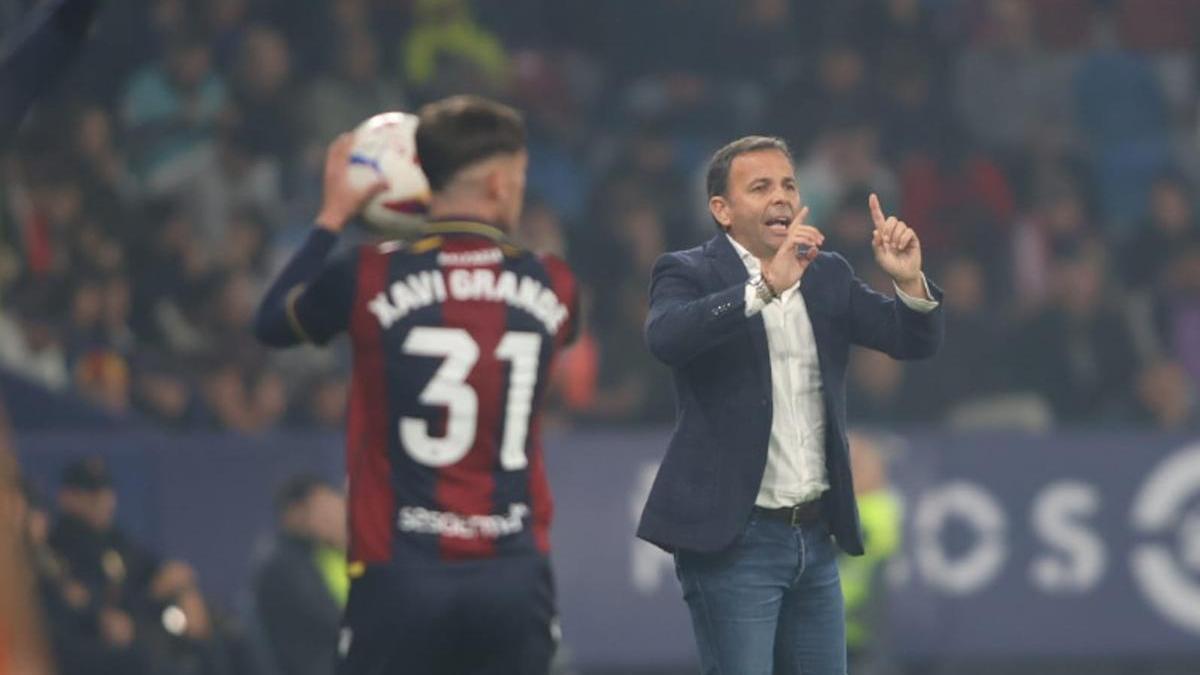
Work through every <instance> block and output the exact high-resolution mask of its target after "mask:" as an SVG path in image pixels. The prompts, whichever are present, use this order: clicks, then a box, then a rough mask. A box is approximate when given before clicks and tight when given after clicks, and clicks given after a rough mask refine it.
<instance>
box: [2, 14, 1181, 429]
mask: <svg viewBox="0 0 1200 675" xmlns="http://www.w3.org/2000/svg"><path fill="white" fill-rule="evenodd" d="M30 4H32V3H31V2H29V1H28V0H0V21H8V20H10V19H12V18H13V17H15V16H19V14H20V12H21V11H22V10H23V9H25V8H26V7H27V6H28V5H30ZM7 25H12V22H11V21H8V23H7ZM1198 38H1200V0H1037V1H1032V0H958V1H955V0H804V1H800V0H740V1H736V2H735V1H734V0H612V1H608V2H594V1H588V0H503V1H502V2H501V1H500V0H476V1H474V2H472V1H469V0H204V1H199V0H127V1H124V2H110V3H107V8H106V10H105V11H104V12H103V13H102V15H101V18H100V22H99V26H98V29H97V31H96V34H95V35H94V37H93V39H92V40H91V42H90V43H89V45H88V47H87V48H86V50H85V52H84V54H83V58H82V59H81V62H80V63H79V66H78V68H76V69H75V72H74V74H73V76H72V77H71V78H70V79H69V80H68V81H67V82H66V83H65V84H64V85H63V86H61V87H59V88H58V90H57V93H56V95H55V96H54V98H53V99H52V100H51V101H48V102H46V103H43V104H42V105H41V107H40V109H39V110H37V111H36V113H35V115H34V117H33V118H32V119H31V120H30V121H29V123H28V124H27V126H26V127H25V129H24V131H23V134H22V137H21V139H20V140H19V142H18V143H17V145H16V147H15V148H14V149H13V150H12V151H11V152H10V153H9V154H7V155H5V156H0V174H2V175H3V182H2V185H3V189H2V191H0V368H3V369H5V370H6V371H7V372H8V373H9V375H8V376H9V377H18V378H22V379H23V380H28V381H33V382H35V383H36V384H37V386H39V387H40V388H43V389H45V390H49V391H52V392H58V393H61V394H63V395H65V396H72V397H82V398H84V399H87V400H88V401H90V402H91V403H92V404H93V405H94V406H97V407H99V408H102V409H104V410H106V411H107V412H108V413H109V414H111V415H113V416H115V417H118V418H122V419H129V420H133V421H144V422H149V423H154V424H160V425H164V426H167V427H170V428H177V429H203V428H209V429H224V430H231V431H235V432H246V433H254V432H259V431H263V430H268V429H272V428H277V427H280V426H306V427H327V428H338V427H339V425H340V424H341V421H342V417H343V415H344V407H345V396H346V379H345V378H346V376H345V373H346V372H347V371H348V369H347V368H346V367H345V361H346V353H345V349H344V345H343V346H342V347H341V348H334V349H332V350H325V351H318V350H315V349H303V350H299V351H295V352H289V353H285V354H270V355H269V354H267V353H265V352H264V351H263V350H262V349H261V348H260V347H259V346H258V345H257V344H255V342H254V341H253V338H252V337H251V335H250V331H249V330H248V323H249V321H250V318H251V315H252V313H253V310H254V307H255V305H256V303H257V301H258V298H259V297H260V294H261V292H262V290H263V288H264V286H265V283H266V282H267V281H268V279H269V278H270V274H271V273H272V271H273V270H275V269H276V268H277V266H278V265H279V264H281V261H282V260H283V259H285V258H286V255H287V253H288V252H289V251H290V250H291V249H292V248H294V247H295V245H296V244H297V243H298V241H299V240H300V239H301V238H302V237H303V235H304V233H305V232H306V230H307V228H308V227H310V224H309V223H310V219H311V217H312V215H313V213H315V208H316V200H317V199H318V197H319V169H320V162H321V159H322V156H323V149H324V146H325V145H326V144H327V143H328V142H329V141H330V140H331V139H332V138H333V137H334V136H335V135H336V134H337V133H339V132H341V131H344V130H348V129H350V128H352V127H354V126H355V125H356V124H357V123H358V122H360V121H362V120H363V119H365V118H367V117H368V116H370V115H372V114H374V113H377V112H380V111H384V110H392V109H407V110H412V109H414V108H415V107H417V106H419V105H420V104H421V103H423V102H425V101H428V100H431V99H434V98H438V97H441V96H444V95H447V94H451V93H458V92H464V91H471V92H477V93H484V94H487V95H491V96H495V97H499V98H501V99H504V100H507V101H509V102H512V103H513V104H515V105H517V106H518V107H520V108H521V109H522V110H523V111H524V112H525V113H526V114H527V117H528V122H529V125H530V132H531V141H530V151H531V167H530V176H529V199H528V205H527V212H526V214H525V217H524V219H523V225H522V230H521V231H520V232H519V233H517V236H518V237H519V238H520V239H521V240H523V241H524V242H526V243H527V244H528V245H529V246H531V247H533V248H535V249H541V250H551V251H557V252H559V253H562V254H564V255H565V256H566V257H567V258H568V260H569V261H570V262H571V263H572V265H573V267H574V268H575V269H576V270H577V271H578V273H579V275H580V276H581V278H582V281H583V284H584V288H585V294H584V297H585V310H586V313H587V317H588V323H587V329H586V331H585V333H584V335H583V337H582V339H581V340H580V341H579V343H578V344H577V346H576V347H574V348H573V349H572V350H571V351H570V352H568V353H567V354H565V355H564V357H563V358H562V360H561V361H560V363H559V364H558V367H557V370H556V373H555V381H554V383H553V387H554V391H553V393H552V394H551V395H550V397H549V398H550V399H551V403H552V407H553V410H554V418H555V420H554V421H555V422H556V423H559V424H574V425H586V424H596V423H612V422H619V423H626V424H642V423H659V422H664V421H667V422H669V421H670V419H672V407H673V399H672V393H671V390H670V384H669V379H668V374H667V371H666V369H665V368H663V367H661V366H659V365H657V364H655V363H654V362H653V361H652V359H651V357H650V356H649V355H648V354H647V352H646V350H645V349H644V348H643V346H642V337H641V335H642V328H641V326H642V320H643V318H644V315H645V308H646V288H647V281H648V277H649V272H650V268H651V265H652V263H653V261H654V259H655V258H656V256H658V255H659V254H660V253H662V252H663V251H665V250H671V249H676V248H684V247H690V246H694V245H696V244H698V243H700V242H701V241H703V240H704V239H707V238H708V237H710V236H712V235H713V234H714V233H715V226H714V225H713V223H712V221H711V220H710V219H709V217H708V215H707V212H706V206H705V198H704V194H703V189H702V181H701V177H702V173H703V169H704V163H705V160H706V159H707V157H708V155H709V154H710V153H711V152H712V150H713V149H715V148H716V147H719V146H720V145H721V144H723V143H724V142H727V141H728V140H730V139H732V138H734V137H736V136H739V135H743V134H748V133H767V134H777V135H780V136H783V137H784V138H786V139H787V140H788V142H789V143H790V144H791V146H792V149H793V153H794V155H795V157H796V163H797V168H798V176H799V185H800V190H801V193H802V195H803V198H804V200H805V202H806V203H807V204H808V205H809V206H810V208H811V212H812V215H811V218H810V220H811V222H813V223H814V224H815V225H816V226H817V227H819V228H821V229H822V230H823V231H824V232H825V233H826V235H827V247H826V248H828V249H831V250H833V251H836V252H838V253H841V254H842V255H843V256H845V257H846V258H847V259H848V260H850V262H851V263H852V264H853V265H854V267H855V269H856V271H857V272H858V274H859V275H860V276H862V277H863V278H864V279H865V280H867V281H868V282H869V283H871V284H872V285H873V286H876V287H877V288H879V289H881V290H884V291H886V292H890V284H889V282H888V280H887V279H881V278H880V274H879V272H878V270H877V267H876V266H875V264H874V262H873V260H872V256H871V252H870V245H869V242H870V227H871V226H870V218H869V215H868V211H867V195H868V194H869V193H870V192H877V193H879V195H880V196H881V198H882V201H883V203H884V206H885V208H886V209H888V210H889V211H894V212H896V213H898V214H899V215H900V216H901V217H902V218H904V219H905V220H906V221H907V222H908V223H909V225H911V226H912V227H913V228H914V229H915V230H916V231H917V233H918V234H919V236H920V238H921V240H922V242H923V246H924V255H925V261H926V269H927V271H928V272H929V275H930V277H931V278H932V279H933V280H935V281H936V282H937V283H939V284H940V285H941V286H942V287H943V288H944V289H945V290H946V303H947V341H946V347H945V349H944V350H943V353H942V354H940V355H939V357H938V358H937V359H936V360H934V361H932V362H929V363H923V364H916V365H912V364H901V363H897V362H893V361H891V360H889V359H887V358H886V357H881V356H879V355H876V354H872V353H868V352H863V353H861V354H858V355H857V356H856V357H855V358H854V359H853V363H852V368H851V375H850V377H851V380H852V382H851V390H850V393H849V404H850V406H851V409H852V412H851V415H852V417H853V418H854V419H856V420H857V421H859V422H864V423H875V424H885V425H889V426H896V425H904V424H939V425H951V426H954V427H957V428H964V427H976V428H978V427H1010V428H1011V427H1020V428H1029V429H1044V428H1049V427H1052V426H1063V427H1069V426H1075V425H1087V426H1097V425H1100V426H1139V427H1144V428H1155V429H1163V430H1187V429H1192V430H1194V429H1196V428H1198V426H1200V405H1198V397H1197V390H1198V388H1200V225H1198V224H1197V216H1196V206H1197V202H1196V197H1197V193H1196V187H1197V185H1198V184H1197V179H1198V178H1200V152H1197V131H1198V129H1200V116H1198V108H1197V105H1196V104H1197V95H1198V85H1200V69H1198V66H1200V60H1198V56H1200V52H1198V51H1197V48H1198V46H1200V45H1198V44H1197V40H1198ZM17 422H18V424H20V420H17Z"/></svg>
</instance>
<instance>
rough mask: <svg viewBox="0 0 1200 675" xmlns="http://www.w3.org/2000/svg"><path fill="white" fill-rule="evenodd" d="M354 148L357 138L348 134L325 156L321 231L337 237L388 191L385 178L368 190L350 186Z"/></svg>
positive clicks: (318, 225)
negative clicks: (348, 176) (368, 206)
mask: <svg viewBox="0 0 1200 675" xmlns="http://www.w3.org/2000/svg"><path fill="white" fill-rule="evenodd" d="M353 147H354V134H351V133H344V134H342V135H340V136H338V137H337V138H336V139H335V140H334V141H333V143H330V144H329V150H328V152H326V153H325V181H324V189H323V192H322V201H321V210H320V212H318V215H317V227H321V228H324V229H326V230H329V231H330V232H333V233H334V234H339V233H341V231H342V230H344V229H346V223H348V222H350V219H351V218H354V217H355V216H357V215H358V214H359V212H360V211H362V209H363V207H364V206H366V204H367V202H369V201H370V200H371V198H372V197H374V196H375V195H377V194H379V193H380V192H383V191H384V190H386V189H387V181H385V180H383V178H380V179H379V180H378V181H376V182H374V183H372V184H371V185H368V186H367V187H365V188H355V187H354V186H352V185H351V184H350V181H349V180H348V179H347V176H346V174H347V173H348V172H349V170H350V151H351V149H353Z"/></svg>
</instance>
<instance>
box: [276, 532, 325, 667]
mask: <svg viewBox="0 0 1200 675" xmlns="http://www.w3.org/2000/svg"><path fill="white" fill-rule="evenodd" d="M315 554H316V551H315V547H314V545H313V544H312V542H309V541H307V540H305V539H301V538H298V537H293V536H282V537H280V538H279V541H278V542H277V543H276V545H275V549H274V550H273V551H272V552H271V555H270V556H269V557H268V558H267V559H266V560H265V561H264V563H263V565H262V567H261V568H260V569H259V572H258V578H257V580H256V583H255V600H256V604H257V610H258V618H259V621H261V622H262V627H263V630H264V632H265V633H266V636H267V641H268V642H269V643H270V646H271V655H272V657H273V658H274V662H275V665H276V666H277V668H278V671H279V673H280V675H330V674H331V673H333V670H334V663H335V658H336V649H337V640H338V628H339V623H340V621H341V609H340V608H339V607H338V604H337V601H336V600H334V598H333V595H332V594H331V593H330V590H329V587H328V586H327V585H326V584H325V580H324V578H322V577H321V572H320V570H319V569H318V568H317V563H316V558H315Z"/></svg>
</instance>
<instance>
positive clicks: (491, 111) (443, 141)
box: [417, 95, 525, 192]
mask: <svg viewBox="0 0 1200 675" xmlns="http://www.w3.org/2000/svg"><path fill="white" fill-rule="evenodd" d="M418 117H419V118H420V121H419V122H418V124H417V158H418V159H419V160H420V162H421V168H422V169H424V171H425V177H426V178H427V179H428V180H429V187H430V188H432V189H433V191H434V192H438V191H439V190H441V189H442V188H444V187H446V185H447V184H448V183H449V182H450V179H452V178H454V175H455V174H457V173H458V172H459V171H462V170H463V169H465V168H466V167H468V166H470V165H472V164H474V163H476V162H479V161H481V160H485V159H488V158H490V157H494V156H496V155H504V154H514V153H517V152H520V151H521V150H523V149H525V120H524V119H522V117H521V113H519V112H517V111H516V110H514V109H512V108H510V107H508V106H506V105H504V104H502V103H497V102H495V101H492V100H489V99H486V98H483V97H480V96H465V95H464V96H451V97H450V98H445V99H442V100H440V101H434V102H433V103H429V104H426V105H424V106H422V107H421V110H420V111H419V112H418Z"/></svg>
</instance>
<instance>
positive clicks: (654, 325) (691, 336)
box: [645, 253, 747, 366]
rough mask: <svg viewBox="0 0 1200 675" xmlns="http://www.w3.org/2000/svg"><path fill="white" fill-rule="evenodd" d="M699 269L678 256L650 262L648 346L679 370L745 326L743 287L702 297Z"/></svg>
mask: <svg viewBox="0 0 1200 675" xmlns="http://www.w3.org/2000/svg"><path fill="white" fill-rule="evenodd" d="M699 274H700V270H699V269H698V268H697V266H696V264H695V263H694V262H691V261H689V260H687V258H686V257H685V256H684V255H683V254H680V253H667V254H664V255H662V256H661V257H659V259H658V260H657V261H656V262H655V263H654V271H653V272H652V274H651V277H650V310H649V312H648V313H647V315H646V326H645V332H646V346H647V347H648V348H649V349H650V353H651V354H653V355H654V357H655V358H657V359H658V360H659V361H662V362H663V363H666V364H667V365H669V366H680V365H683V364H685V363H687V362H688V361H691V360H692V359H693V358H695V357H696V356H698V355H700V354H703V353H704V352H706V351H708V350H709V349H711V348H713V347H715V346H717V345H719V344H721V343H722V342H724V341H726V340H728V339H729V338H730V337H732V336H733V335H735V334H736V333H737V332H738V330H739V329H741V328H742V327H743V326H745V324H746V321H747V318H746V312H745V309H746V286H745V284H736V285H734V286H730V287H729V288H726V289H723V290H720V291H717V292H716V293H705V292H704V291H703V287H702V285H701V284H700V282H699V279H698V275H699Z"/></svg>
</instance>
